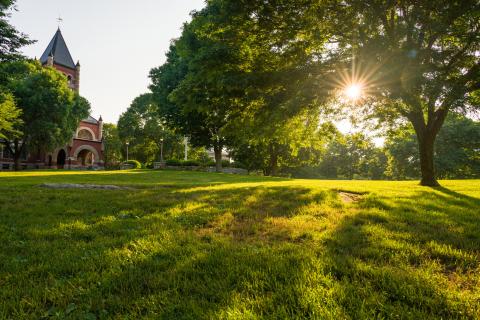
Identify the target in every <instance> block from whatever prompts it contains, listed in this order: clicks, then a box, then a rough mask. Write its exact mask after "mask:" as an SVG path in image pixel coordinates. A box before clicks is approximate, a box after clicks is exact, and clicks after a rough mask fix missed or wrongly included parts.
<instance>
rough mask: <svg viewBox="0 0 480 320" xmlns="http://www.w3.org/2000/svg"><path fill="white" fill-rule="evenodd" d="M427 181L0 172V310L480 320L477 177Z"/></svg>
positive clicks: (28, 315) (3, 314)
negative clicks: (429, 184) (437, 183)
mask: <svg viewBox="0 0 480 320" xmlns="http://www.w3.org/2000/svg"><path fill="white" fill-rule="evenodd" d="M45 182H65V183H97V184H115V185H122V186H130V187H132V188H133V190H67V189H65V190H52V189H45V188H41V187H39V185H40V184H41V183H45ZM441 184H442V186H443V187H441V188H435V189H431V188H426V187H421V186H418V185H417V182H377V181H319V180H288V179H274V178H270V179H269V178H262V177H248V176H245V177H242V176H231V175H222V174H208V173H198V172H171V171H162V172H159V171H155V172H154V171H140V170H139V171H124V172H118V171H117V172H108V171H106V172H61V171H50V172H48V171H44V172H42V171H38V172H22V173H0V319H4V318H7V319H23V318H25V319H39V318H42V317H45V318H47V317H48V318H51V319H64V318H67V319H95V318H97V319H111V318H114V319H138V318H147V319H148V318H151V319H257V318H269V319H282V318H285V319H295V318H297V319H303V318H311V319H383V318H389V319H391V318H405V319H427V318H428V319H430V318H437V319H452V318H465V319H478V318H480V181H479V180H476V181H475V180H470V181H441ZM338 191H349V192H355V193H361V194H362V196H361V199H360V200H359V201H358V202H351V203H344V202H343V201H342V200H341V198H340V197H339V195H338Z"/></svg>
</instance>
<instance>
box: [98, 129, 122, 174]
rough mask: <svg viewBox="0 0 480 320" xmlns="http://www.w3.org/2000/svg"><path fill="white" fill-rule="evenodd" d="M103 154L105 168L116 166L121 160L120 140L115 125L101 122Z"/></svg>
mask: <svg viewBox="0 0 480 320" xmlns="http://www.w3.org/2000/svg"><path fill="white" fill-rule="evenodd" d="M103 146H104V151H103V156H104V161H105V167H106V168H117V167H118V165H119V164H120V162H121V160H122V141H121V140H120V137H119V135H118V129H117V126H116V125H114V124H111V123H104V124H103Z"/></svg>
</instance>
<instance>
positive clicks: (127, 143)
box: [125, 141, 130, 161]
mask: <svg viewBox="0 0 480 320" xmlns="http://www.w3.org/2000/svg"><path fill="white" fill-rule="evenodd" d="M125 144H126V145H127V161H128V146H129V145H130V142H128V141H127V142H126V143H125Z"/></svg>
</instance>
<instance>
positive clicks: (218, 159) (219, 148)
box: [213, 144, 222, 172]
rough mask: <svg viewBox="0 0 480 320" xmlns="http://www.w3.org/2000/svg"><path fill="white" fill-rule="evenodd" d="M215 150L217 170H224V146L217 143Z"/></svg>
mask: <svg viewBox="0 0 480 320" xmlns="http://www.w3.org/2000/svg"><path fill="white" fill-rule="evenodd" d="M213 151H214V152H215V171H216V172H222V146H221V145H220V144H215V145H214V146H213Z"/></svg>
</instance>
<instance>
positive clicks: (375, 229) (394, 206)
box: [325, 188, 480, 319]
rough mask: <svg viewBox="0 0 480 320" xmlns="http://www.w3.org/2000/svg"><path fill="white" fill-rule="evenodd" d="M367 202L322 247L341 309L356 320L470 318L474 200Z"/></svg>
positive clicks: (477, 304) (446, 193)
mask: <svg viewBox="0 0 480 320" xmlns="http://www.w3.org/2000/svg"><path fill="white" fill-rule="evenodd" d="M440 191H441V193H435V192H417V193H416V194H414V195H413V196H409V197H404V198H401V199H391V198H385V197H382V196H379V195H371V196H370V197H367V199H366V200H365V201H364V202H363V203H360V204H359V205H358V213H357V214H354V215H348V216H346V217H345V218H344V219H343V220H342V221H341V223H340V224H339V225H338V226H337V227H336V229H335V231H334V232H332V237H331V238H329V239H328V240H327V241H326V254H325V261H328V262H327V267H326V268H327V269H329V270H330V271H329V272H330V273H331V274H332V275H334V277H335V279H336V280H337V281H338V282H339V283H342V285H341V287H340V288H339V289H338V291H339V297H340V299H341V300H340V304H341V305H342V306H343V307H344V308H345V312H346V313H347V314H348V315H349V316H350V317H351V318H355V319H360V318H362V319H367V318H397V317H400V318H412V319H426V318H438V319H442V318H443V319H447V318H448V319H457V318H476V317H477V316H478V315H479V314H480V301H478V288H477V287H476V285H475V283H480V277H479V276H478V270H480V251H479V248H480V234H479V232H478V231H479V230H480V211H479V210H478V209H479V200H478V199H476V198H473V197H469V196H466V195H462V194H458V193H456V192H454V191H450V190H448V189H445V188H442V190H440Z"/></svg>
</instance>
